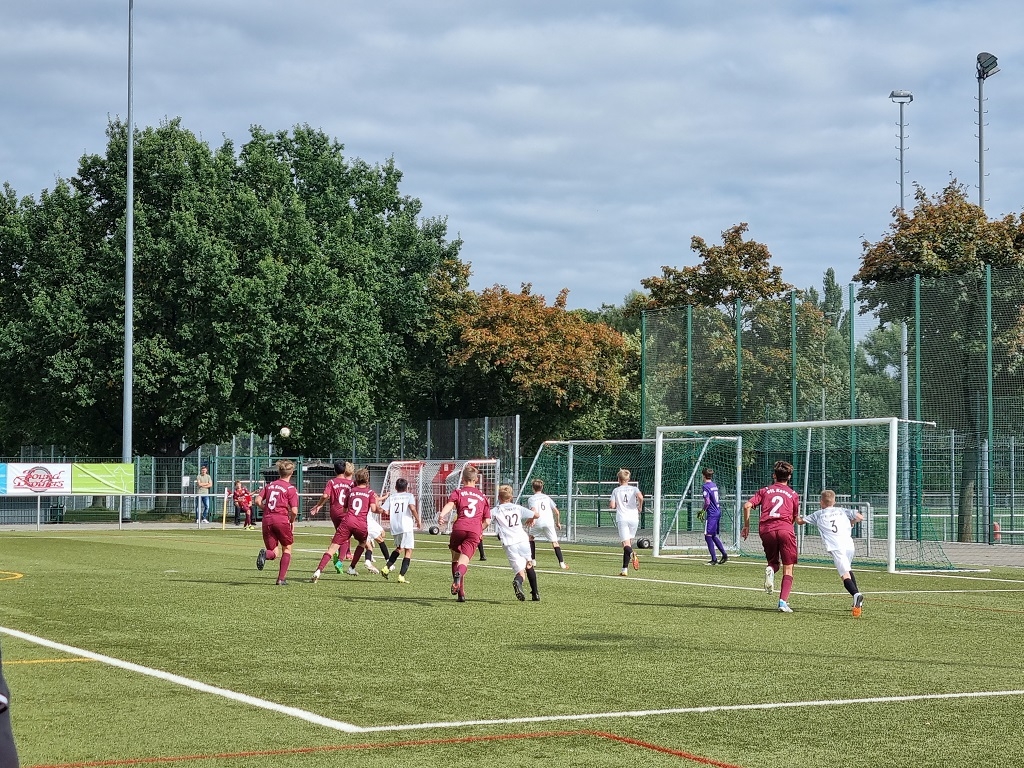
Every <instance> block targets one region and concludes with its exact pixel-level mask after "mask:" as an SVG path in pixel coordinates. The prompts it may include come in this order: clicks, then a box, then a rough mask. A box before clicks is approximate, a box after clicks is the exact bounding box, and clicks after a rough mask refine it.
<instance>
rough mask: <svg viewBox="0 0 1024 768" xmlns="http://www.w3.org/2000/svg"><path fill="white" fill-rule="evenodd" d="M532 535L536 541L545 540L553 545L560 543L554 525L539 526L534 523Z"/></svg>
mask: <svg viewBox="0 0 1024 768" xmlns="http://www.w3.org/2000/svg"><path fill="white" fill-rule="evenodd" d="M530 535H531V536H533V538H535V539H544V540H545V541H550V542H551V543H552V544H557V543H558V532H557V531H556V530H555V526H554V525H539V524H537V523H534V524H533V526H532V527H531V528H530Z"/></svg>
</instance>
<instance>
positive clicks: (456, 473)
mask: <svg viewBox="0 0 1024 768" xmlns="http://www.w3.org/2000/svg"><path fill="white" fill-rule="evenodd" d="M467 464H472V465H473V466H474V467H476V468H477V470H479V472H480V479H479V481H478V482H477V485H478V486H479V488H480V490H481V491H482V492H483V493H484V495H486V496H487V498H488V499H490V500H491V503H492V504H497V499H498V483H499V478H500V477H501V475H500V472H499V470H500V463H499V461H498V459H459V460H452V459H449V460H447V461H437V460H424V461H392V462H391V463H390V464H388V468H387V471H386V472H385V473H384V482H383V492H384V493H392V492H394V490H395V483H396V482H397V481H398V479H399V478H405V480H406V482H407V483H408V484H409V489H408V490H409V492H410V493H412V495H413V496H415V497H416V506H417V509H419V512H420V518H421V520H422V522H423V527H424V529H429V528H430V527H431V526H434V525H437V516H438V514H440V512H441V509H442V508H444V505H445V504H446V503H447V501H448V496H449V495H450V494H451V492H452V491H454V490H455V489H456V488H458V487H459V483H460V481H461V480H462V470H463V469H464V468H465V466H466V465H467ZM388 522H389V521H388V520H387V519H386V518H385V519H384V520H382V521H381V523H382V524H383V525H384V527H385V528H387V524H388Z"/></svg>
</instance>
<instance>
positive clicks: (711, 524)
mask: <svg viewBox="0 0 1024 768" xmlns="http://www.w3.org/2000/svg"><path fill="white" fill-rule="evenodd" d="M700 474H701V477H703V478H704V487H703V494H704V543H705V544H707V545H708V552H710V553H711V560H709V561H708V562H707V563H705V565H718V564H719V563H725V562H726V561H727V560H728V559H729V555H727V554H726V553H725V545H724V544H722V540H721V539H720V538H718V526H719V524H720V523H721V521H722V507H721V505H720V504H719V503H718V486H717V485H715V482H714V481H713V480H712V479H711V478H713V477H714V476H715V471H714V470H713V469H711V467H704V469H703V470H701V473H700ZM716 547H717V548H718V551H719V552H721V553H722V559H721V560H719V559H717V558H716V557H715V548H716Z"/></svg>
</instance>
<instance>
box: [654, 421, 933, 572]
mask: <svg viewBox="0 0 1024 768" xmlns="http://www.w3.org/2000/svg"><path fill="white" fill-rule="evenodd" d="M899 423H900V419H899V418H897V417H895V416H892V417H887V418H871V419H833V420H822V421H787V422H773V423H767V424H700V425H682V426H667V427H658V428H657V430H656V431H655V437H654V531H655V537H654V556H655V557H658V556H660V550H659V544H660V529H661V480H662V464H663V460H664V441H665V439H666V437H668V439H672V435H673V434H676V433H685V434H688V435H692V434H694V433H696V434H705V433H709V432H710V433H715V434H721V433H734V432H735V433H742V432H757V431H762V430H784V429H794V430H809V429H828V428H833V427H878V426H886V425H888V427H889V455H888V504H887V505H886V506H887V511H886V514H887V516H888V518H889V520H888V527H887V531H886V532H887V537H886V538H887V541H888V552H887V557H886V566H887V568H888V571H889V573H896V523H897V517H896V501H897V498H896V492H897V461H898V459H899ZM926 423H930V422H926ZM930 424H931V426H935V425H934V424H932V423H930ZM740 445H742V443H741V444H740ZM737 456H738V457H739V456H740V454H739V453H738V454H737ZM738 461H739V459H738ZM736 495H737V506H738V511H737V515H739V514H740V512H741V511H742V500H741V499H740V487H739V486H738V485H737V494H736ZM876 516H877V513H876ZM736 522H737V529H738V528H739V526H740V524H741V523H742V521H741V520H740V519H739V517H737V521H736Z"/></svg>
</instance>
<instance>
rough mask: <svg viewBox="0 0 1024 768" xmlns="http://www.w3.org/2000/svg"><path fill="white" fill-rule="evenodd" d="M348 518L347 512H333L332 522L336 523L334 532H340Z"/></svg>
mask: <svg viewBox="0 0 1024 768" xmlns="http://www.w3.org/2000/svg"><path fill="white" fill-rule="evenodd" d="M347 517H348V514H347V513H345V512H331V522H332V523H334V530H338V529H339V528H340V527H341V524H342V523H344V522H345V519H346V518H347Z"/></svg>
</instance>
